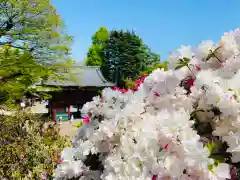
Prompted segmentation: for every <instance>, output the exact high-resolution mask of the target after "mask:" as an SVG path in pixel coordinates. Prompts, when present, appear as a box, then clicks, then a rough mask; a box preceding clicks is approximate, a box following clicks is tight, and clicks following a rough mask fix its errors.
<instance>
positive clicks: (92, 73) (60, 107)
mask: <svg viewBox="0 0 240 180" xmlns="http://www.w3.org/2000/svg"><path fill="white" fill-rule="evenodd" d="M74 70H75V74H74V76H75V79H76V80H77V81H76V80H65V81H48V82H46V83H44V86H46V87H60V88H61V90H60V91H52V92H49V93H50V95H51V99H50V100H49V101H48V109H49V111H48V112H49V115H50V116H51V118H52V120H54V121H56V120H63V121H66V120H70V118H71V117H72V116H73V117H74V118H79V117H80V115H81V114H80V109H81V107H82V106H83V104H85V103H86V102H88V101H91V100H92V98H93V97H94V96H96V95H98V94H99V93H100V91H101V90H102V89H104V88H106V87H113V86H115V84H114V83H111V82H108V81H106V80H105V78H104V77H103V75H102V73H101V71H100V68H99V67H93V66H76V67H74Z"/></svg>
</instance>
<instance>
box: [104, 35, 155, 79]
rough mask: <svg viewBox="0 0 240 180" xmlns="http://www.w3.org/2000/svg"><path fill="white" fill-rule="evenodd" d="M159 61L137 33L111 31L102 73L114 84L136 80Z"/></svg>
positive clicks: (105, 50)
mask: <svg viewBox="0 0 240 180" xmlns="http://www.w3.org/2000/svg"><path fill="white" fill-rule="evenodd" d="M157 61H159V59H158V56H157V55H156V54H154V53H152V52H151V51H150V49H149V48H148V47H147V46H146V45H145V44H144V43H143V41H142V40H141V38H140V37H139V36H137V35H136V33H135V32H130V31H123V30H121V31H115V30H114V31H111V32H110V35H109V40H108V43H107V45H106V48H105V49H104V63H103V65H102V72H103V75H104V76H105V78H107V79H108V80H110V81H112V82H116V80H117V79H118V80H119V79H120V77H122V78H123V79H126V78H130V79H136V78H137V77H138V76H139V75H140V73H141V72H142V71H144V70H145V69H147V68H148V67H149V66H152V65H153V64H155V63H156V62H157Z"/></svg>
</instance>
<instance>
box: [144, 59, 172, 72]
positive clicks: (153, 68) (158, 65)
mask: <svg viewBox="0 0 240 180" xmlns="http://www.w3.org/2000/svg"><path fill="white" fill-rule="evenodd" d="M167 65H168V62H167V61H164V62H162V63H160V62H158V63H156V64H154V65H153V66H150V67H149V68H148V69H146V70H145V71H144V72H143V73H144V74H151V73H152V71H153V70H155V69H162V68H163V69H164V71H167V70H168V67H167Z"/></svg>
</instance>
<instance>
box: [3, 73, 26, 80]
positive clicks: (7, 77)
mask: <svg viewBox="0 0 240 180" xmlns="http://www.w3.org/2000/svg"><path fill="white" fill-rule="evenodd" d="M23 75H24V74H23V73H21V72H17V73H15V74H11V75H8V76H5V77H0V81H2V82H7V81H8V80H10V79H14V78H17V77H19V76H23Z"/></svg>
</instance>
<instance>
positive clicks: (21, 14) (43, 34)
mask: <svg viewBox="0 0 240 180" xmlns="http://www.w3.org/2000/svg"><path fill="white" fill-rule="evenodd" d="M71 40H72V38H71V37H70V36H68V35H67V34H66V33H65V32H64V24H63V23H62V21H61V18H60V16H59V15H58V14H57V13H56V9H55V8H54V7H53V6H52V5H51V3H50V1H49V0H34V1H29V0H0V94H1V95H2V96H1V97H2V99H4V101H8V100H10V101H12V100H16V99H18V98H20V97H21V96H22V95H23V94H24V93H25V92H26V91H29V90H30V89H29V87H30V86H31V85H33V84H34V83H35V82H38V81H45V80H47V79H48V78H52V79H54V78H63V76H62V75H60V74H62V73H63V72H69V70H70V68H71V66H72V64H73V61H72V60H71V59H70V58H69V55H70V48H69V47H70V45H71ZM65 74H66V73H65Z"/></svg>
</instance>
